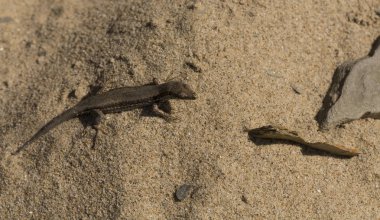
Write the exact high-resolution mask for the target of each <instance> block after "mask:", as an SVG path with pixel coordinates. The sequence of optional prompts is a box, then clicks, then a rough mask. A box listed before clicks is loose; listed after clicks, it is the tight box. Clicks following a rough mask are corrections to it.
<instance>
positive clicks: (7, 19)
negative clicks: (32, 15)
mask: <svg viewBox="0 0 380 220" xmlns="http://www.w3.org/2000/svg"><path fill="white" fill-rule="evenodd" d="M13 21H14V20H13V18H11V17H8V16H6V17H0V23H11V22H13Z"/></svg>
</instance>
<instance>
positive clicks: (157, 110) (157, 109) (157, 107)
mask: <svg viewBox="0 0 380 220" xmlns="http://www.w3.org/2000/svg"><path fill="white" fill-rule="evenodd" d="M163 106H165V108H166V109H165V108H162V107H163ZM152 110H153V113H154V114H156V115H157V116H159V117H161V118H163V119H164V120H165V121H167V122H172V121H175V120H176V119H177V118H176V117H174V116H172V115H171V114H170V112H171V107H170V103H169V102H168V101H165V102H163V103H155V104H153V109H152Z"/></svg>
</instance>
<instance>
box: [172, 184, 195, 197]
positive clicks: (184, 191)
mask: <svg viewBox="0 0 380 220" xmlns="http://www.w3.org/2000/svg"><path fill="white" fill-rule="evenodd" d="M192 189H193V186H192V185H188V184H183V185H181V186H180V187H179V188H178V189H177V190H176V192H175V197H176V199H177V200H178V201H182V200H184V199H186V197H187V196H188V195H189V194H190V191H191V190H192Z"/></svg>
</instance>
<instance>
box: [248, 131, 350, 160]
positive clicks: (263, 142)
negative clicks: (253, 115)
mask: <svg viewBox="0 0 380 220" xmlns="http://www.w3.org/2000/svg"><path fill="white" fill-rule="evenodd" d="M248 139H249V140H250V141H252V142H253V143H254V144H256V145H257V146H269V145H275V144H287V145H293V146H299V147H301V153H302V155H305V156H323V157H334V158H339V159H349V157H346V156H341V155H335V154H332V153H329V152H325V151H322V150H318V149H313V148H310V147H307V146H305V145H303V144H299V143H295V142H293V141H288V140H279V139H264V138H257V137H253V136H252V135H250V134H249V133H248Z"/></svg>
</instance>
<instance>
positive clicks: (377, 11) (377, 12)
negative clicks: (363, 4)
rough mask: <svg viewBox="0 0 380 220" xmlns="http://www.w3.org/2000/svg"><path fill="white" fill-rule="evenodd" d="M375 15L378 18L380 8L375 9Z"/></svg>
mask: <svg viewBox="0 0 380 220" xmlns="http://www.w3.org/2000/svg"><path fill="white" fill-rule="evenodd" d="M375 13H376V15H377V16H380V8H378V9H376V10H375Z"/></svg>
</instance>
